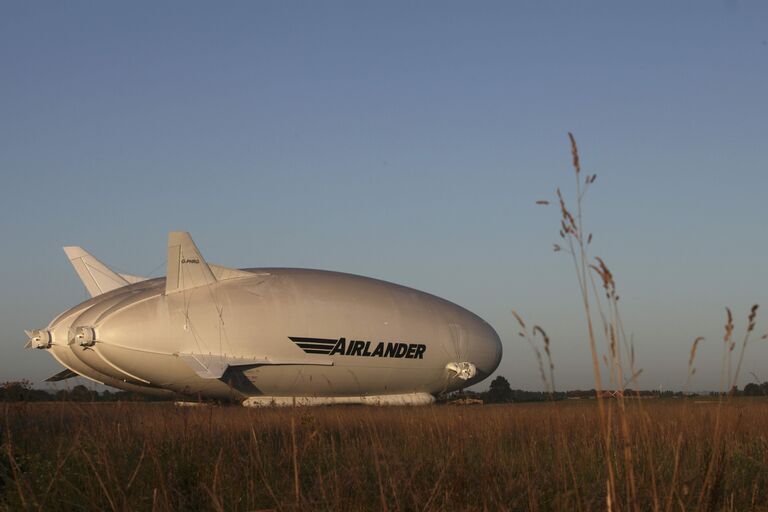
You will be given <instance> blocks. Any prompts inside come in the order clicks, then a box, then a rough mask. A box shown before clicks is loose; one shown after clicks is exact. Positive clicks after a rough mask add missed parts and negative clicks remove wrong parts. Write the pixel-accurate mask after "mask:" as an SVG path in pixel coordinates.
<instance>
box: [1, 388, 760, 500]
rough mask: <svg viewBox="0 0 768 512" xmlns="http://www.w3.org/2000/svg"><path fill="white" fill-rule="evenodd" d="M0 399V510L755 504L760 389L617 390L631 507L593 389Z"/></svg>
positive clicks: (625, 483) (758, 473)
mask: <svg viewBox="0 0 768 512" xmlns="http://www.w3.org/2000/svg"><path fill="white" fill-rule="evenodd" d="M609 403H610V402H609ZM1 407H3V408H4V411H3V418H2V426H0V429H1V431H2V453H0V510H8V511H10V510H14V511H15V510H25V509H31V510H46V511H51V510H120V511H123V510H163V511H166V510H168V511H170V510H261V509H275V510H392V511H412V510H583V511H589V510H601V509H602V510H605V509H606V508H607V503H606V471H607V466H606V464H607V463H608V462H610V463H611V465H612V466H611V467H613V468H614V470H615V471H616V472H617V474H618V481H619V482H622V487H621V488H619V489H618V496H619V497H620V499H618V500H617V501H618V502H617V503H612V504H611V506H612V508H613V510H627V509H635V510H653V509H654V508H657V509H660V510H739V511H741V510H768V400H766V399H746V398H743V399H735V400H733V401H731V402H729V403H725V404H723V405H718V402H717V401H704V402H695V401H693V400H642V401H639V402H637V401H635V402H630V411H629V413H628V414H629V418H630V419H631V429H632V436H631V438H632V439H633V440H634V441H633V443H631V445H630V446H623V447H622V450H628V451H625V452H624V453H625V454H627V453H631V454H632V455H631V460H632V464H633V465H634V468H635V475H636V476H635V478H636V484H635V485H636V488H637V492H636V496H637V500H636V502H635V503H634V504H630V503H627V496H628V494H627V489H626V488H625V487H624V486H625V485H626V486H628V485H629V483H628V479H627V478H624V477H622V474H625V473H622V472H623V471H624V469H622V468H625V466H624V462H623V461H618V460H611V461H607V460H606V457H605V456H604V455H603V454H604V450H603V448H602V446H603V444H602V443H601V434H600V421H599V419H598V417H597V414H596V408H595V403H594V401H593V400H582V401H566V402H556V403H538V404H510V405H498V406H488V405H487V406H465V407H459V406H432V407H420V408H407V407H404V408H396V407H392V408H374V407H317V408H297V409H293V408H288V409H277V410H275V409H245V408H241V407H236V406H201V407H176V406H174V405H172V404H169V403H156V404H151V403H146V404H144V403H116V404H114V403H101V404H88V403H86V404H80V403H27V404H3V405H1ZM610 407H611V408H614V407H615V404H612V403H611V405H610ZM721 407H722V410H721V411H720V412H721V414H718V409H720V408H721ZM718 417H719V418H720V422H721V424H720V428H721V429H722V430H720V432H722V433H723V435H720V436H718V435H716V434H715V430H716V428H718V427H716V422H717V418H718ZM611 435H614V434H611ZM620 439H622V438H620V437H619V436H616V440H617V442H619V440H620ZM713 457H714V460H716V463H715V464H714V465H713V464H711V461H712V460H713ZM708 467H709V468H710V469H711V471H713V474H712V478H713V481H714V482H715V484H714V485H713V486H711V488H712V490H711V491H708V492H706V493H701V492H700V491H701V488H702V482H703V481H704V479H705V476H706V472H707V468H708ZM630 505H632V506H630Z"/></svg>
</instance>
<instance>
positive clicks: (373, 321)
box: [39, 233, 501, 404]
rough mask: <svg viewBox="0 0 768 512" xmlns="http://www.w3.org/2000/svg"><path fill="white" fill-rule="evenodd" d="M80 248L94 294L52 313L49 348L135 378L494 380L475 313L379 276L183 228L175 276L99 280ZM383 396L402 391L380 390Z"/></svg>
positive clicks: (340, 392)
mask: <svg viewBox="0 0 768 512" xmlns="http://www.w3.org/2000/svg"><path fill="white" fill-rule="evenodd" d="M75 253H76V254H77V255H78V258H79V259H77V261H76V262H75V261H73V264H74V263H78V264H79V265H80V267H78V265H75V268H76V270H78V273H79V274H80V275H81V277H83V279H84V281H85V282H86V286H87V287H88V288H89V291H91V292H92V293H96V295H95V296H94V298H92V299H90V300H89V301H86V302H85V303H83V304H80V305H78V306H75V307H74V308H72V309H71V310H70V311H69V312H66V313H64V314H62V315H60V316H59V317H58V318H57V319H56V320H54V321H53V322H52V323H51V324H50V325H49V327H48V331H49V332H50V333H51V336H50V337H51V338H52V341H51V343H50V344H49V346H47V347H45V346H43V347H39V348H48V349H49V350H50V351H51V352H52V354H53V355H54V357H56V359H57V360H59V362H61V363H62V364H63V365H65V366H66V367H67V368H69V369H70V370H72V371H73V372H76V373H78V374H82V375H84V376H87V377H89V378H91V379H93V380H96V381H99V382H103V383H105V384H108V385H113V386H117V387H123V388H124V389H132V390H142V391H146V392H150V393H152V392H160V393H163V392H165V393H167V392H172V393H177V394H182V395H188V396H189V395H191V396H202V397H216V398H234V399H238V400H243V399H246V398H248V399H251V402H250V403H251V404H256V403H259V404H261V403H267V404H269V403H272V404H283V403H286V400H288V401H289V402H290V403H294V398H295V397H298V401H299V402H300V403H325V402H327V400H325V401H324V399H328V400H331V399H333V400H336V402H334V403H340V402H343V403H347V402H354V403H390V402H391V403H396V402H398V400H400V399H397V398H394V397H397V396H404V397H412V398H411V399H410V401H411V402H412V403H425V402H424V400H423V398H424V397H425V396H430V397H431V396H433V395H436V394H439V393H442V392H447V391H452V390H455V389H459V388H462V387H465V386H467V385H471V384H474V383H476V382H479V381H480V380H482V379H484V378H486V377H487V376H488V375H490V374H491V373H492V372H493V371H494V370H495V369H496V367H497V366H498V364H499V361H500V358H501V343H500V340H499V337H498V335H497V334H496V332H495V331H494V330H493V328H492V327H491V326H490V325H488V324H487V323H486V322H485V321H483V320H482V319H481V318H480V317H478V316H477V315H474V314H473V313H471V312H469V311H467V310H466V309H464V308H461V307H460V306H457V305H456V304H453V303H451V302H449V301H446V300H444V299H440V298H438V297H435V296H433V295H429V294H426V293H423V292H419V291H417V290H413V289H411V288H407V287H404V286H399V285H395V284H392V283H388V282H384V281H380V280H376V279H371V278H366V277H361V276H354V275H350V274H343V273H338V272H328V271H320V270H305V269H281V268H264V269H248V270H235V269H227V268H224V267H217V266H214V265H208V264H206V262H205V261H204V260H203V259H202V256H201V255H200V254H199V251H197V248H196V246H195V245H194V243H193V242H192V241H191V238H189V236H188V234H186V233H172V234H171V237H170V240H169V264H168V267H169V275H168V276H167V278H157V279H152V280H145V281H141V282H134V283H133V284H131V283H129V282H124V283H123V282H121V277H123V276H120V275H119V274H110V275H109V276H108V277H109V278H110V280H107V281H105V280H102V281H101V282H98V281H94V280H91V281H89V279H90V278H91V277H92V276H93V275H94V274H95V272H93V270H92V269H93V268H96V267H98V270H99V272H100V273H106V272H111V271H109V270H108V269H107V270H105V269H106V267H105V266H103V264H101V263H100V262H98V261H97V260H95V259H94V258H92V257H91V256H90V255H88V254H87V253H85V252H84V251H82V250H77V251H76V252H75ZM68 254H70V252H68ZM88 258H91V259H88ZM92 261H95V262H96V263H92ZM99 265H100V266H99ZM82 269H84V270H83V272H81V270H82ZM86 271H90V274H88V275H85V274H84V272H86ZM96 275H97V277H98V276H100V275H101V274H96ZM128 277H132V276H128ZM132 279H133V280H137V279H139V278H134V277H132ZM124 281H127V280H124ZM105 289H106V291H104V290H105ZM458 368H462V369H465V370H466V371H461V370H459V369H458ZM382 396H388V397H393V398H392V399H391V400H384V399H374V398H371V397H382ZM413 397H416V398H413ZM419 397H420V398H419ZM321 399H323V400H321ZM333 400H331V401H333ZM345 401H346V402H345ZM400 401H401V402H402V401H403V400H400ZM405 401H406V402H407V401H408V400H405Z"/></svg>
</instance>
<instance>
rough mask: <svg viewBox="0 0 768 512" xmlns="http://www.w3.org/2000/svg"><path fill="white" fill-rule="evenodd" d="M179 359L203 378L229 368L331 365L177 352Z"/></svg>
mask: <svg viewBox="0 0 768 512" xmlns="http://www.w3.org/2000/svg"><path fill="white" fill-rule="evenodd" d="M179 359H181V360H182V361H183V362H184V363H185V364H186V365H187V366H189V367H190V368H191V369H192V370H193V371H194V372H195V373H196V374H197V375H198V376H200V377H201V378H203V379H220V378H221V377H222V376H223V375H224V373H226V371H227V369H229V368H236V367H252V366H262V365H314V366H333V361H332V360H330V359H319V360H318V359H312V360H308V359H269V358H266V357H264V358H250V357H228V356H214V355H204V354H179Z"/></svg>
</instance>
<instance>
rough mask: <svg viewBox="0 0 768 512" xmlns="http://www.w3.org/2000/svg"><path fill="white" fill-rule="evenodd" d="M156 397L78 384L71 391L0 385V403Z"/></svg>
mask: <svg viewBox="0 0 768 512" xmlns="http://www.w3.org/2000/svg"><path fill="white" fill-rule="evenodd" d="M156 400H158V399H157V398H156V397H152V396H147V395H142V394H139V393H132V392H130V391H110V390H108V389H105V390H104V391H102V392H98V391H95V390H92V389H88V388H87V387H86V386H83V385H82V384H78V385H77V386H74V387H73V388H71V389H60V390H58V391H49V390H45V389H35V388H33V387H32V382H31V381H29V380H19V381H10V382H4V383H2V384H0V402H54V401H59V402H61V401H67V402H117V401H121V402H127V401H131V402H136V401H156Z"/></svg>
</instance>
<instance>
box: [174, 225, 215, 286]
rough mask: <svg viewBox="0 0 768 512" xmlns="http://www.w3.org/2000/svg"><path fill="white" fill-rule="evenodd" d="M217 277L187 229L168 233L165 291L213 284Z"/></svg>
mask: <svg viewBox="0 0 768 512" xmlns="http://www.w3.org/2000/svg"><path fill="white" fill-rule="evenodd" d="M215 282H216V278H215V277H214V275H213V273H212V272H211V269H210V267H209V266H208V264H207V263H206V262H205V260H204V259H203V256H202V255H201V254H200V251H199V250H198V249H197V246H196V245H195V242H194V241H192V237H191V236H189V233H187V232H186V231H171V232H170V233H169V234H168V274H167V277H166V281H165V293H166V294H169V293H176V292H180V291H183V290H188V289H190V288H197V287H198V286H204V285H208V284H213V283H215Z"/></svg>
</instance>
